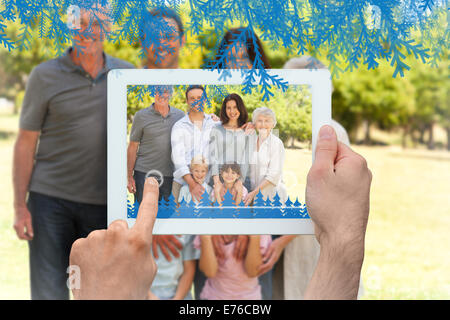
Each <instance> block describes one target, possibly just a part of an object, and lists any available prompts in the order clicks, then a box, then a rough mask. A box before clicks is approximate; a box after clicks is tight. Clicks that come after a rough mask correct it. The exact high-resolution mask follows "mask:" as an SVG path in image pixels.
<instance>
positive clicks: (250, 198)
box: [244, 190, 258, 206]
mask: <svg viewBox="0 0 450 320" xmlns="http://www.w3.org/2000/svg"><path fill="white" fill-rule="evenodd" d="M257 193H258V190H253V191H250V192H249V193H248V194H247V196H246V197H245V199H244V204H245V206H249V205H250V203H252V201H253V199H255V197H256V194H257Z"/></svg>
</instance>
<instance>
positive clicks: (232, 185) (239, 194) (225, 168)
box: [215, 163, 248, 205]
mask: <svg viewBox="0 0 450 320" xmlns="http://www.w3.org/2000/svg"><path fill="white" fill-rule="evenodd" d="M240 177H241V167H240V166H239V165H238V164H236V163H232V164H224V165H222V167H221V168H220V179H221V182H222V184H223V188H222V189H221V192H220V195H218V194H216V195H215V196H216V200H217V202H218V203H219V204H221V203H222V201H223V197H224V195H225V194H226V193H227V191H228V192H229V193H230V194H235V196H234V197H233V200H234V201H235V202H236V204H237V205H238V204H240V203H241V201H242V199H244V198H245V197H246V196H247V194H248V191H247V188H246V187H244V186H243V185H242V183H239V184H238V183H236V182H237V181H238V180H239V178H240Z"/></svg>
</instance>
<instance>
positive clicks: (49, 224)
mask: <svg viewBox="0 0 450 320" xmlns="http://www.w3.org/2000/svg"><path fill="white" fill-rule="evenodd" d="M28 210H30V213H31V218H32V226H33V232H34V237H33V239H32V240H30V241H28V247H29V257H30V283H31V299H33V300H35V299H38V300H44V299H45V300H47V299H48V300H68V299H69V289H68V287H67V284H66V281H67V278H68V273H67V267H68V266H69V256H70V249H71V247H72V244H73V242H74V241H75V240H77V239H78V238H84V237H87V235H88V234H89V233H90V232H91V231H94V230H96V229H105V228H106V226H107V217H106V215H107V213H106V205H92V204H84V203H78V202H73V201H68V200H63V199H59V198H55V197H51V196H46V195H43V194H40V193H36V192H30V194H29V197H28Z"/></svg>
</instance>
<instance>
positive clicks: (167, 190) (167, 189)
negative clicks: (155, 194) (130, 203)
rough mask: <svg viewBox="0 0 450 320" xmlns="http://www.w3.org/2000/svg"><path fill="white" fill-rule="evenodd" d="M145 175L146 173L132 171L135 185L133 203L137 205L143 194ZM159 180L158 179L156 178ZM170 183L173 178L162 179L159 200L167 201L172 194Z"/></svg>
mask: <svg viewBox="0 0 450 320" xmlns="http://www.w3.org/2000/svg"><path fill="white" fill-rule="evenodd" d="M145 175H146V173H144V172H141V171H134V175H133V177H134V182H135V183H136V193H135V194H134V199H135V201H136V200H137V202H138V203H141V202H142V196H143V194H144V183H145ZM151 176H152V175H150V177H151ZM156 178H159V177H156ZM172 182H173V177H164V181H163V184H162V185H161V186H160V187H159V200H161V199H162V197H164V199H165V200H166V201H167V200H168V198H169V196H170V194H171V193H172Z"/></svg>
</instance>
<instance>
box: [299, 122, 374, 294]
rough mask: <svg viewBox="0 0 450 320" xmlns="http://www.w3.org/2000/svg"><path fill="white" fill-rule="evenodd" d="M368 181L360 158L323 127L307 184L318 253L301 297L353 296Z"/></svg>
mask: <svg viewBox="0 0 450 320" xmlns="http://www.w3.org/2000/svg"><path fill="white" fill-rule="evenodd" d="M371 181H372V173H371V172H370V170H369V169H368V168H367V163H366V161H365V159H364V158H363V157H361V156H360V155H358V154H357V153H355V152H353V151H352V150H351V149H350V147H348V146H346V145H345V144H343V143H341V142H339V143H338V142H337V138H336V133H335V132H334V130H333V128H332V127H330V126H323V127H322V128H321V129H320V132H319V139H318V141H317V146H316V153H315V161H314V164H313V165H312V167H311V169H310V171H309V173H308V178H307V183H306V206H307V208H308V213H309V215H310V217H311V219H312V220H313V222H314V230H315V234H316V238H317V240H318V241H319V243H320V255H319V260H318V263H317V265H316V269H315V271H314V273H313V276H312V278H311V280H310V282H309V284H308V287H307V288H306V291H305V295H304V299H321V300H323V299H333V300H336V299H356V298H357V295H358V288H359V280H360V275H361V268H362V264H363V261H364V238H365V232H366V227H367V220H368V217H369V196H370V184H371Z"/></svg>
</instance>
